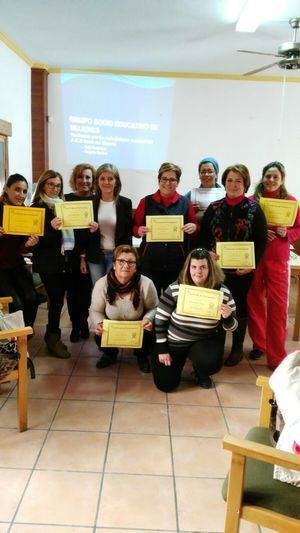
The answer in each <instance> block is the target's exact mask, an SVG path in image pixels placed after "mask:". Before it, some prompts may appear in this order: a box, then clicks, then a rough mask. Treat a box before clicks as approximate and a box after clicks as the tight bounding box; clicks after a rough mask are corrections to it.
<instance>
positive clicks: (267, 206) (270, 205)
mask: <svg viewBox="0 0 300 533" xmlns="http://www.w3.org/2000/svg"><path fill="white" fill-rule="evenodd" d="M259 204H260V206H261V208H262V210H263V212H264V214H265V217H266V219H267V224H269V225H270V226H284V227H287V228H289V227H292V226H293V225H294V223H295V220H296V216H297V213H298V208H299V202H297V200H283V199H279V198H264V197H261V198H260V200H259ZM276 204H277V205H278V206H279V207H285V208H288V207H290V208H291V216H290V220H289V221H288V223H286V222H285V221H279V222H278V221H277V222H273V221H270V220H268V215H269V210H272V209H274V207H275V208H276Z"/></svg>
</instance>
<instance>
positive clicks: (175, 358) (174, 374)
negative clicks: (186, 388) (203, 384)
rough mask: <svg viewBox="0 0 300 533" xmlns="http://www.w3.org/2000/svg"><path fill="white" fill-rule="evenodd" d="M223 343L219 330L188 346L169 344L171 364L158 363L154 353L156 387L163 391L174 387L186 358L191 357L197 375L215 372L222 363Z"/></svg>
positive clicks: (219, 368)
mask: <svg viewBox="0 0 300 533" xmlns="http://www.w3.org/2000/svg"><path fill="white" fill-rule="evenodd" d="M224 344H225V331H220V332H219V333H217V334H216V335H212V336H210V337H206V338H203V339H200V340H198V341H196V342H194V343H192V344H191V345H190V346H189V347H181V346H178V347H175V346H174V345H173V346H169V353H170V355H171V357H172V363H171V366H165V365H164V364H162V363H160V362H159V359H158V355H157V354H155V353H154V354H153V355H152V359H151V366H152V375H153V380H154V383H155V385H156V387H157V388H158V389H159V390H161V391H163V392H170V391H172V390H174V389H176V387H178V385H179V382H180V378H181V374H182V370H183V367H184V364H185V361H186V359H187V358H189V359H191V361H192V363H193V366H194V369H195V372H196V374H197V375H199V376H202V377H207V376H211V375H212V374H216V372H219V370H221V368H222V365H223V354H224Z"/></svg>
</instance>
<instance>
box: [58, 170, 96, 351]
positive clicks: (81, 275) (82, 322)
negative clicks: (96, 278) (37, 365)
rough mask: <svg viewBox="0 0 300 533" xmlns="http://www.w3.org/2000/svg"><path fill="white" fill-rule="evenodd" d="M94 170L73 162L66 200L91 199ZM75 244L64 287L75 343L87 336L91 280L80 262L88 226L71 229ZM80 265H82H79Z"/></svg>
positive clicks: (71, 337)
mask: <svg viewBox="0 0 300 533" xmlns="http://www.w3.org/2000/svg"><path fill="white" fill-rule="evenodd" d="M94 178H95V170H94V167H92V165H89V164H88V163H80V164H79V165H76V166H75V167H74V168H73V170H72V174H71V177H70V186H71V188H72V190H73V192H70V193H68V194H65V200H66V201H67V202H78V201H80V200H93V196H94V194H93V191H94ZM74 235H75V246H74V248H73V250H72V252H71V253H70V263H69V265H70V273H69V283H68V287H67V304H68V311H69V315H70V320H71V322H72V331H71V334H70V341H71V342H77V341H79V340H80V338H82V339H87V338H88V337H89V327H88V323H87V318H88V316H89V307H90V303H91V293H92V281H91V277H90V273H89V271H88V269H87V268H84V267H85V265H84V264H83V262H82V264H81V254H83V250H84V246H85V242H86V241H87V240H88V239H89V235H90V233H89V230H88V229H76V230H74ZM81 267H82V268H81Z"/></svg>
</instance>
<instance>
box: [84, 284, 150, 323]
mask: <svg viewBox="0 0 300 533" xmlns="http://www.w3.org/2000/svg"><path fill="white" fill-rule="evenodd" d="M106 294H107V276H103V278H100V279H99V280H98V281H97V283H96V284H95V287H94V289H93V293H92V302H91V306H90V315H89V319H90V327H91V329H95V327H96V325H97V324H99V322H103V320H104V319H105V318H108V319H109V320H141V319H142V318H143V317H144V316H146V317H147V318H148V319H149V320H150V321H151V322H154V316H155V312H156V307H157V305H158V297H157V292H156V289H155V286H154V284H153V281H152V280H151V279H149V278H147V277H146V276H141V281H140V303H139V306H138V308H137V309H134V307H133V304H132V301H131V298H130V293H129V294H126V295H124V297H123V298H120V297H119V296H117V298H116V300H115V302H114V304H113V305H111V304H110V303H109V302H108V301H107V299H106Z"/></svg>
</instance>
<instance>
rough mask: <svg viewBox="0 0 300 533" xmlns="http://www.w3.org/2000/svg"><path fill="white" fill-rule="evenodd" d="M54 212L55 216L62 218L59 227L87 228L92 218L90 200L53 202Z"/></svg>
mask: <svg viewBox="0 0 300 533" xmlns="http://www.w3.org/2000/svg"><path fill="white" fill-rule="evenodd" d="M55 212H56V216H57V217H59V218H61V219H62V225H61V226H60V228H59V229H81V228H88V227H89V225H90V223H91V222H93V220H94V212H93V202H92V201H91V200H79V201H77V202H62V203H61V204H55Z"/></svg>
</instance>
